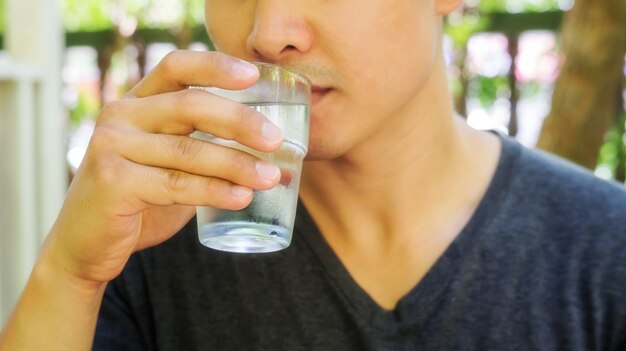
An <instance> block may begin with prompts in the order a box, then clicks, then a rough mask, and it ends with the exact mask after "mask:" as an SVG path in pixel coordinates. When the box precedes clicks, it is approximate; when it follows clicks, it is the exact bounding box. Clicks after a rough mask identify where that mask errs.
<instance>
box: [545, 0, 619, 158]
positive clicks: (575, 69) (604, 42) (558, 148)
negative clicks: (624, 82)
mask: <svg viewBox="0 0 626 351" xmlns="http://www.w3.org/2000/svg"><path fill="white" fill-rule="evenodd" d="M562 42H563V50H564V53H565V62H564V64H563V67H562V69H561V74H560V76H559V78H558V79H557V81H556V84H555V88H554V95H553V98H552V110H551V111H550V114H549V115H548V117H547V118H546V121H545V123H544V126H543V130H542V133H541V136H540V138H539V143H538V146H539V147H540V148H542V149H545V150H548V151H550V152H553V153H556V154H558V155H561V156H563V157H565V158H568V159H570V160H572V161H574V162H577V163H579V164H581V165H583V166H585V167H587V168H591V169H593V168H595V166H596V162H597V157H598V150H599V149H600V146H601V145H602V141H603V137H604V134H605V132H606V130H607V129H608V127H609V126H610V125H611V122H612V121H613V120H614V119H615V116H614V111H615V103H616V100H615V99H616V94H615V92H616V91H617V89H618V87H619V82H620V80H621V78H622V76H623V74H624V73H623V68H624V55H625V54H626V1H624V0H576V2H575V5H574V8H573V9H572V10H571V11H570V12H568V13H567V14H566V15H565V18H564V21H563V27H562Z"/></svg>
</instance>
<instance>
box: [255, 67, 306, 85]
mask: <svg viewBox="0 0 626 351" xmlns="http://www.w3.org/2000/svg"><path fill="white" fill-rule="evenodd" d="M250 63H252V64H253V65H255V66H257V67H259V66H261V67H269V68H272V69H279V70H283V71H287V72H288V73H290V74H293V75H295V76H297V77H298V79H301V80H303V81H304V82H305V83H306V84H307V85H308V86H309V87H313V82H311V79H309V77H307V76H305V75H304V74H303V73H300V72H298V71H297V70H295V69H293V68H288V67H285V66H281V65H277V64H275V63H267V62H260V61H254V62H250ZM259 73H260V72H259Z"/></svg>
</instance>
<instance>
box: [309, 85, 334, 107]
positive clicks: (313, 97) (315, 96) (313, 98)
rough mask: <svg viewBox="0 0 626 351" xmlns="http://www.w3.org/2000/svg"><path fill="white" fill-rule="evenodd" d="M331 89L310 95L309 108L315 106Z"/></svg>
mask: <svg viewBox="0 0 626 351" xmlns="http://www.w3.org/2000/svg"><path fill="white" fill-rule="evenodd" d="M330 91H331V89H325V90H320V91H314V92H312V93H311V106H315V105H317V104H318V103H319V102H320V100H322V98H324V96H326V95H327V94H328V93H329V92H330Z"/></svg>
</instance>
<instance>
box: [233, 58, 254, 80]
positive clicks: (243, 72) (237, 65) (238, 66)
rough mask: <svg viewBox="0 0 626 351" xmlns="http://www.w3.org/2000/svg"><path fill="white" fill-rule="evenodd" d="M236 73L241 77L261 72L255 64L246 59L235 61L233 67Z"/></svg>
mask: <svg viewBox="0 0 626 351" xmlns="http://www.w3.org/2000/svg"><path fill="white" fill-rule="evenodd" d="M231 69H232V71H233V73H234V74H236V75H238V76H241V77H250V76H253V75H255V74H257V73H259V70H258V68H256V66H255V65H253V64H251V63H249V62H246V61H241V60H240V61H235V62H233V65H232V67H231Z"/></svg>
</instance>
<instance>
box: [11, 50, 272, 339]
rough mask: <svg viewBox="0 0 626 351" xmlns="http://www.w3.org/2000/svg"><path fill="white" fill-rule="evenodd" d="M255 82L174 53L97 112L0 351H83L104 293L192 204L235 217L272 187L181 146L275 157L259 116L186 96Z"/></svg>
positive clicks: (238, 64)
mask: <svg viewBox="0 0 626 351" xmlns="http://www.w3.org/2000/svg"><path fill="white" fill-rule="evenodd" d="M258 75H259V73H258V70H257V69H256V67H255V66H254V65H252V64H250V63H247V62H244V61H241V60H239V59H236V58H233V57H230V56H227V55H225V54H221V53H217V52H202V53H200V52H188V51H176V52H173V53H171V54H169V55H168V56H167V57H166V58H165V59H164V60H163V61H162V62H161V63H160V64H159V65H158V66H157V67H156V68H155V69H154V71H153V72H152V73H150V75H148V76H147V77H146V78H145V79H143V80H142V81H141V82H140V83H139V84H138V85H137V86H136V87H135V88H133V89H132V90H131V92H130V93H129V94H128V96H127V97H126V98H124V99H122V100H119V101H115V102H113V103H110V104H108V105H106V106H105V107H104V108H103V109H102V111H101V113H100V116H99V118H98V121H97V124H96V128H95V131H94V134H93V137H92V139H91V143H90V145H89V147H88V149H87V153H86V155H85V158H84V161H83V163H82V165H81V167H80V169H79V170H78V172H77V174H76V177H75V178H74V181H73V183H72V185H71V187H70V189H69V191H68V194H67V198H66V200H65V203H64V205H63V208H62V210H61V213H60V215H59V217H58V219H57V221H56V223H55V225H54V227H53V229H52V231H51V232H50V234H49V236H48V239H47V240H46V243H45V245H44V248H43V249H42V253H41V255H40V257H39V260H38V262H37V264H36V265H35V269H34V270H33V273H32V275H31V277H30V280H29V282H28V285H27V287H26V289H25V290H24V293H23V295H22V297H21V299H20V302H19V303H18V306H17V308H16V309H15V311H14V313H13V315H12V317H11V319H10V320H9V322H8V323H7V326H6V328H5V330H4V331H3V332H2V334H0V350H5V348H6V349H7V350H9V349H10V350H44V349H51V350H57V349H59V347H62V348H63V349H66V350H78V349H90V348H91V341H92V340H93V333H94V328H95V321H96V318H97V313H98V310H99V306H100V302H101V299H102V294H103V292H104V287H105V285H106V283H107V282H109V281H110V280H112V279H113V278H115V277H116V276H117V275H119V273H120V272H121V270H122V268H123V267H124V265H125V264H126V262H127V260H128V258H129V256H130V255H131V254H132V253H133V252H135V251H137V250H140V249H142V248H146V247H149V246H153V245H157V244H159V243H161V242H163V241H165V240H167V239H168V238H170V237H171V236H172V235H174V233H176V232H177V231H178V230H179V229H180V228H181V227H182V226H183V225H184V224H185V223H186V222H187V221H189V219H190V218H191V217H192V216H193V215H194V211H195V208H194V207H195V206H197V205H210V206H214V207H219V208H224V209H232V210H235V209H241V208H244V207H245V206H247V205H248V204H249V203H250V201H251V200H252V189H259V190H265V189H270V188H272V187H274V186H275V185H276V184H277V183H278V181H279V180H280V170H279V169H278V167H276V166H275V165H272V164H269V163H266V162H264V161H261V160H259V159H257V158H255V157H253V156H251V155H249V154H247V153H245V152H242V151H239V150H234V149H231V148H227V147H224V146H220V145H215V144H212V143H209V142H206V141H201V140H197V139H193V138H191V137H189V134H190V133H192V132H193V131H195V130H199V131H203V132H207V133H211V134H213V135H215V136H218V137H221V138H225V139H233V140H236V141H238V142H239V143H241V144H244V145H246V146H248V147H250V148H253V149H256V150H259V151H261V152H271V151H274V150H276V149H278V147H279V146H280V144H281V142H282V133H281V131H280V129H278V128H277V127H276V126H275V125H273V124H272V123H271V122H270V121H269V120H268V119H267V118H265V117H264V116H263V115H262V114H260V113H258V112H256V111H254V110H253V109H251V108H248V107H247V106H245V105H243V104H240V103H236V102H233V101H229V100H227V99H224V98H221V97H217V96H214V95H212V94H210V93H208V92H205V91H201V90H198V89H188V87H189V86H215V87H220V88H225V89H243V88H246V87H248V86H250V85H252V84H254V82H256V80H257V79H258ZM59 326H62V327H59Z"/></svg>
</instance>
